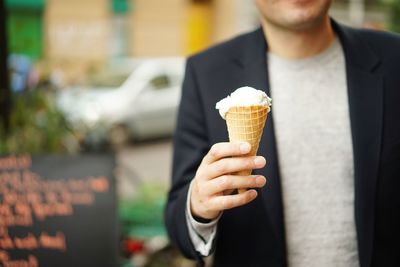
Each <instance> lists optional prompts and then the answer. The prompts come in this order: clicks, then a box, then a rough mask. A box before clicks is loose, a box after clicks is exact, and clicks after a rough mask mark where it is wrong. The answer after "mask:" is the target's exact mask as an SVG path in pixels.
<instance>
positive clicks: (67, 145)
mask: <svg viewBox="0 0 400 267" xmlns="http://www.w3.org/2000/svg"><path fill="white" fill-rule="evenodd" d="M49 98H50V96H49V94H48V93H46V92H44V91H42V90H34V91H31V92H24V93H22V94H17V95H14V96H13V97H12V102H13V103H12V112H11V118H10V130H9V132H8V133H6V132H5V131H4V129H0V153H1V154H9V153H15V154H18V153H32V154H39V153H55V152H57V153H60V152H73V151H72V150H73V148H74V147H77V141H76V139H75V138H74V136H73V134H72V132H71V130H70V129H69V127H68V125H67V123H66V120H65V119H64V117H63V115H62V114H61V113H60V112H59V111H58V110H57V109H56V107H55V106H54V105H53V103H52V101H51V100H50V99H49Z"/></svg>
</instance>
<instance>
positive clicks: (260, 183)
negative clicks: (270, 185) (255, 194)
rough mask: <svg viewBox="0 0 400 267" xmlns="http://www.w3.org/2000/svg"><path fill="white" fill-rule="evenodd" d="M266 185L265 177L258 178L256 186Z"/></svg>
mask: <svg viewBox="0 0 400 267" xmlns="http://www.w3.org/2000/svg"><path fill="white" fill-rule="evenodd" d="M264 183H265V179H264V177H262V176H258V177H257V178H256V184H257V185H258V186H261V185H263V184H264Z"/></svg>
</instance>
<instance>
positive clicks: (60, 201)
mask: <svg viewBox="0 0 400 267" xmlns="http://www.w3.org/2000/svg"><path fill="white" fill-rule="evenodd" d="M114 165H115V164H114V159H113V157H112V156H109V155H79V156H54V155H52V156H33V157H31V156H30V155H20V156H3V157H0V266H4V267H39V266H40V267H53V266H54V267H55V266H57V267H67V266H68V267H71V266H74V267H80V266H82V267H83V266H85V267H86V266H96V267H102V266H104V267H110V266H111V267H112V266H117V243H118V239H117V237H118V235H117V218H116V200H115V183H114V180H113V168H114Z"/></svg>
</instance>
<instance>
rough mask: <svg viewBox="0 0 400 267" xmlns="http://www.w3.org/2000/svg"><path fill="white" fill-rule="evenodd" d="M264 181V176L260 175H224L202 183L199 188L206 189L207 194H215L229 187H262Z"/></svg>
mask: <svg viewBox="0 0 400 267" xmlns="http://www.w3.org/2000/svg"><path fill="white" fill-rule="evenodd" d="M266 182H267V180H266V179H265V177H264V176H260V175H249V176H237V175H224V176H221V177H218V178H215V179H212V180H210V181H208V182H206V183H204V186H203V188H202V189H201V190H204V191H206V192H207V194H209V195H215V194H219V193H220V192H229V191H226V190H229V189H236V188H259V187H263V186H264V185H265V184H266Z"/></svg>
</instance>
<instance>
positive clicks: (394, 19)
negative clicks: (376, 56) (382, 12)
mask: <svg viewBox="0 0 400 267" xmlns="http://www.w3.org/2000/svg"><path fill="white" fill-rule="evenodd" d="M381 1H382V2H383V4H384V5H386V6H387V8H388V10H389V13H390V17H391V20H390V25H389V27H390V28H389V29H390V30H391V31H394V32H399V33H400V1H399V0H381Z"/></svg>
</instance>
